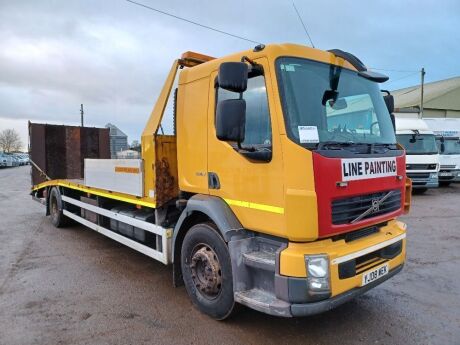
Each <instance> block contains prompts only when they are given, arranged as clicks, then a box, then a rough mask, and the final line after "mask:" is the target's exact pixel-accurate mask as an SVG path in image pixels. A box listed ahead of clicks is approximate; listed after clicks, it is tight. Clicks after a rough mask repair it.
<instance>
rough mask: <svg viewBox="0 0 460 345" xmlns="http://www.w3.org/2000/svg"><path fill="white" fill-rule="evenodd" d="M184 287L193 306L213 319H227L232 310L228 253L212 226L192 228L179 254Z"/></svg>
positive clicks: (230, 270)
mask: <svg viewBox="0 0 460 345" xmlns="http://www.w3.org/2000/svg"><path fill="white" fill-rule="evenodd" d="M181 268H182V275H183V277H184V283H185V287H186V289H187V293H188V295H189V296H190V299H191V300H192V302H193V304H194V305H195V306H196V307H197V308H198V309H199V310H200V311H202V312H203V313H205V314H207V315H209V316H211V317H212V318H214V319H216V320H223V319H226V318H227V317H229V316H230V315H231V314H232V312H233V310H234V307H235V300H234V298H233V278H232V266H231V260H230V254H229V252H228V248H227V244H226V243H225V241H224V240H223V238H222V237H221V236H220V235H219V234H218V233H217V230H216V229H215V226H214V224H209V223H204V224H197V225H195V226H193V227H192V228H191V229H190V230H189V231H188V232H187V234H186V235H185V238H184V242H183V243H182V251H181Z"/></svg>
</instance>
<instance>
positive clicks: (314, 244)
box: [32, 44, 411, 319]
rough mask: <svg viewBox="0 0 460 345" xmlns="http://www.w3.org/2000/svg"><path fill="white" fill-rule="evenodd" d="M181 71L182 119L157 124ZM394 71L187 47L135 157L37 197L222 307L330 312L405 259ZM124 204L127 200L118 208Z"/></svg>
mask: <svg viewBox="0 0 460 345" xmlns="http://www.w3.org/2000/svg"><path fill="white" fill-rule="evenodd" d="M178 70H180V74H179V77H178V87H177V89H176V90H174V128H175V133H174V135H161V134H160V133H159V132H158V129H159V126H160V123H161V120H162V117H163V113H164V111H165V108H166V103H167V100H168V98H169V96H170V92H171V91H172V88H173V85H174V81H175V78H176V74H177V71H178ZM387 79H388V78H386V77H385V76H383V75H381V74H378V73H375V72H372V71H369V70H367V68H366V67H365V66H364V64H363V63H362V62H361V61H360V60H359V59H358V58H356V57H355V56H353V55H352V54H349V53H346V52H343V51H341V50H331V51H321V50H318V49H312V48H308V47H305V46H300V45H293V44H280V45H267V46H264V45H259V46H256V47H255V48H254V49H252V50H248V51H244V52H241V53H237V54H234V55H231V56H227V57H224V58H212V57H209V56H205V55H201V54H196V53H190V52H188V53H185V54H184V55H183V56H182V58H181V59H178V60H177V61H175V62H174V64H173V67H172V69H171V71H170V73H169V75H168V78H167V81H166V83H165V85H164V87H163V90H162V92H161V94H160V96H159V98H158V101H157V103H156V105H155V107H154V109H153V111H152V114H151V116H150V119H149V121H148V123H147V125H146V127H145V130H144V132H143V136H142V160H140V161H139V162H138V163H139V165H138V166H137V167H135V168H132V169H133V170H129V169H130V168H129V164H128V167H127V168H126V164H127V163H126V164H125V162H124V163H123V164H125V165H123V168H118V170H117V167H116V166H117V164H119V165H121V162H119V163H117V162H115V163H114V162H112V163H111V165H110V167H111V168H110V169H112V170H113V164H115V169H114V171H115V172H114V171H112V170H110V171H109V170H107V171H108V172H107V176H110V174H115V175H116V174H118V175H117V177H118V180H117V184H114V185H113V187H108V186H106V185H104V184H103V183H102V182H101V183H100V185H98V182H97V179H91V174H92V170H91V169H90V168H88V170H86V169H85V181H96V182H93V183H92V184H91V185H89V184H87V183H86V184H85V182H78V183H75V182H72V181H69V180H51V181H47V182H45V183H42V184H39V185H35V186H33V188H32V195H33V197H34V198H35V199H37V200H40V201H42V202H43V203H44V204H45V205H47V210H48V213H49V214H51V218H52V221H53V223H54V224H55V225H57V226H61V225H62V223H63V222H64V221H65V219H66V218H72V219H74V220H76V221H79V222H80V223H83V224H84V225H86V226H88V227H90V228H92V229H94V230H97V231H99V232H101V233H102V234H104V235H106V236H109V237H111V238H113V239H115V240H117V241H120V242H122V243H125V244H127V245H129V246H130V247H131V248H133V249H136V250H138V251H141V252H143V253H145V254H146V255H149V256H151V257H154V258H156V259H159V260H160V261H162V262H164V263H165V264H170V263H171V264H172V266H173V276H174V283H175V285H176V286H177V285H182V284H185V287H186V289H187V292H188V294H189V296H190V298H191V300H192V301H193V303H194V304H195V305H196V306H197V307H198V308H199V309H200V310H201V311H202V312H204V313H205V314H207V315H210V316H211V317H213V318H215V319H225V318H226V317H228V316H229V315H231V314H232V311H233V310H234V307H235V304H236V303H239V304H243V305H245V306H248V307H250V308H253V309H256V310H259V311H262V312H265V313H268V314H272V315H277V316H284V317H292V316H306V315H312V314H316V313H320V312H324V311H327V310H330V309H332V308H334V307H335V306H337V305H340V304H342V303H344V302H346V301H348V300H350V299H351V298H353V297H355V296H357V295H360V294H362V293H364V292H366V291H368V290H369V289H370V288H372V287H374V286H376V285H378V284H380V283H381V282H383V281H385V280H386V279H388V278H390V277H392V276H393V275H395V274H396V273H398V272H399V271H401V269H402V267H403V264H404V261H405V249H406V226H405V224H403V223H402V222H400V221H398V220H396V218H397V217H398V216H399V215H401V214H402V213H404V212H407V211H408V209H409V205H410V188H411V185H410V181H409V179H406V173H405V153H404V150H403V149H402V148H401V147H400V146H399V145H398V144H397V143H396V139H395V133H394V126H393V125H392V119H391V116H390V113H391V110H392V109H391V99H390V97H389V96H385V97H383V96H382V94H381V92H380V89H379V87H378V83H379V82H383V81H385V80H387ZM87 161H88V162H87ZM87 161H85V166H86V165H88V167H91V166H93V164H94V162H91V160H87ZM112 161H114V160H112ZM115 161H116V160H115ZM104 164H105V163H104ZM108 164H109V163H107V166H108ZM98 169H99V170H98V171H99V172H100V171H101V170H100V167H98ZM130 174H140V177H141V182H142V186H141V189H140V190H141V193H140V194H136V195H132V194H130V193H129V191H128V192H127V191H126V190H123V192H121V189H120V190H118V189H117V188H119V186H120V185H122V184H123V182H122V181H123V180H122V178H123V176H125V175H130ZM105 182H106V181H105ZM105 182H104V183H105ZM88 199H91V200H92V201H91V205H88V202H89V201H88ZM123 205H131V206H132V207H133V210H132V212H133V213H130V212H131V211H129V210H128V211H126V210H124V211H123V212H124V213H123V214H120V209H121V208H122V207H120V206H123ZM82 209H85V210H87V211H88V210H89V211H90V212H93V213H95V214H98V215H99V217H96V219H94V217H93V219H92V220H91V219H89V218H88V217H87V216H85V215H84V214H83V212H81V210H82ZM139 209H141V210H143V212H145V214H146V217H144V218H143V219H147V218H148V217H147V214H148V213H149V212H150V213H151V214H152V217H151V218H148V219H149V220H148V222H149V225H148V226H143V224H141V221H139V219H137V218H136V217H135V214H136V212H139ZM130 217H131V218H132V219H135V220H136V221H132V220H131V219H130ZM105 218H106V219H105ZM104 219H105V221H104ZM114 219H116V220H117V221H118V222H121V223H124V224H128V225H129V224H131V225H132V226H135V227H137V228H138V229H139V230H141V231H146V232H150V233H153V234H154V235H155V236H159V237H160V238H161V239H160V241H156V242H155V244H152V245H151V244H149V243H148V242H147V241H144V242H143V241H141V240H139V238H137V239H136V238H133V237H130V235H129V234H128V233H126V231H125V232H123V231H120V230H119V227H120V225H119V224H118V225H117V226H118V227H117V226H115V225H114V226H112V223H116V222H112V221H107V220H114ZM131 236H133V235H131ZM133 240H135V242H136V243H131V242H129V241H133Z"/></svg>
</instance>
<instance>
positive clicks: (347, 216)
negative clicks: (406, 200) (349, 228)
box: [332, 189, 401, 224]
mask: <svg viewBox="0 0 460 345" xmlns="http://www.w3.org/2000/svg"><path fill="white" fill-rule="evenodd" d="M388 192H390V191H389V190H387V191H385V192H378V193H372V194H365V195H359V196H353V197H348V198H342V199H337V200H334V201H333V202H332V224H348V223H350V222H352V221H353V220H354V219H356V218H357V217H359V216H360V215H361V214H362V213H364V212H365V211H367V210H368V209H369V208H370V207H372V203H373V200H379V199H381V198H382V197H383V196H384V195H386V194H387V193H388ZM392 192H393V194H392V195H390V196H389V197H388V198H387V199H386V200H385V201H383V202H382V203H381V204H380V206H379V207H378V209H375V210H374V211H373V212H371V213H369V214H368V215H366V216H364V217H363V218H361V219H368V218H372V217H376V216H380V215H383V214H386V213H390V212H393V211H396V210H398V209H399V208H400V207H401V191H400V190H398V189H395V190H393V191H392Z"/></svg>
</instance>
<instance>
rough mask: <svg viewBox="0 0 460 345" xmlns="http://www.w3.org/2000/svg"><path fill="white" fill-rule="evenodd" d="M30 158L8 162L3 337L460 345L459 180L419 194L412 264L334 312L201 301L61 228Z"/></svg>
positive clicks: (2, 185) (6, 341)
mask: <svg viewBox="0 0 460 345" xmlns="http://www.w3.org/2000/svg"><path fill="white" fill-rule="evenodd" d="M29 170H30V167H18V168H10V169H1V170H0V344H1V345H15V344H18V345H19V344H21V345H23V344H46V345H52V344H98V345H99V344H136V345H137V344H219V345H220V344H277V345H279V344H404V345H409V344H460V212H459V210H460V184H459V185H455V186H451V187H447V188H440V189H436V190H430V191H428V192H427V193H426V194H425V195H416V196H414V198H413V204H412V210H411V213H410V214H409V215H408V216H405V217H403V220H404V221H405V222H407V224H408V260H407V263H406V266H405V268H404V270H403V271H402V272H401V273H399V274H398V275H396V276H395V277H394V278H392V279H390V280H389V281H387V282H385V283H383V284H382V285H379V286H378V287H376V288H375V289H373V290H371V291H369V292H368V293H367V294H365V295H363V296H361V297H358V298H356V299H355V300H353V301H351V302H349V303H347V304H345V305H343V306H340V307H339V308H337V309H335V310H332V311H330V312H327V313H324V314H321V315H317V316H314V317H309V318H299V319H283V318H277V317H272V316H269V315H264V314H262V313H259V312H256V311H252V310H249V309H243V310H242V311H241V312H240V313H239V314H238V315H237V316H236V317H234V318H233V319H231V320H228V321H225V322H218V321H213V320H211V319H209V318H208V317H206V316H205V315H202V314H201V313H200V312H198V311H197V310H195V309H194V307H193V306H192V304H191V302H190V300H189V299H188V296H187V294H186V291H185V289H184V288H183V287H181V288H174V287H173V286H172V269H171V268H170V267H166V266H164V265H163V264H161V263H158V262H156V261H154V260H152V259H150V258H148V257H146V256H144V255H142V254H139V253H137V252H135V251H133V250H131V249H129V248H126V247H124V246H122V245H120V244H118V243H116V242H114V241H112V240H110V239H108V238H106V237H104V236H102V235H100V234H98V233H96V232H94V231H92V230H89V229H86V228H84V227H82V226H79V225H74V226H72V227H69V228H65V229H56V228H54V227H53V226H52V225H51V223H50V220H49V217H45V210H44V207H43V206H42V205H40V204H38V203H36V202H34V201H32V199H31V198H30V196H29V195H28V190H29V188H30V176H29Z"/></svg>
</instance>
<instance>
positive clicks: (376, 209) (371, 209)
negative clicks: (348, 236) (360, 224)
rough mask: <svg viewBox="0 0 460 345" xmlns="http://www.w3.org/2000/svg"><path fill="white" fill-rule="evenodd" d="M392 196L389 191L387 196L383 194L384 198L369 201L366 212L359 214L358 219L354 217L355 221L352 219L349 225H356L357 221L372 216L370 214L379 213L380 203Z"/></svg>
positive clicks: (391, 192)
mask: <svg viewBox="0 0 460 345" xmlns="http://www.w3.org/2000/svg"><path fill="white" fill-rule="evenodd" d="M392 194H393V191H389V192H388V193H387V194H385V195H384V196H382V197H381V198H380V199H379V198H374V199H372V201H371V207H369V208H368V209H367V210H366V211H364V212H363V213H361V214H360V215H359V216H358V217H356V218H355V219H353V220H352V221H351V222H350V223H352V224H353V223H356V222H357V221H359V220H361V219H363V218H364V217H366V216H368V215H370V214H372V213H377V212H379V211H380V205H382V203H383V202H384V201H385V200H386V199H388V198H389V197H390V196H391V195H392Z"/></svg>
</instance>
